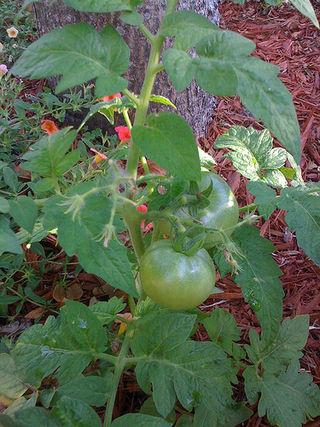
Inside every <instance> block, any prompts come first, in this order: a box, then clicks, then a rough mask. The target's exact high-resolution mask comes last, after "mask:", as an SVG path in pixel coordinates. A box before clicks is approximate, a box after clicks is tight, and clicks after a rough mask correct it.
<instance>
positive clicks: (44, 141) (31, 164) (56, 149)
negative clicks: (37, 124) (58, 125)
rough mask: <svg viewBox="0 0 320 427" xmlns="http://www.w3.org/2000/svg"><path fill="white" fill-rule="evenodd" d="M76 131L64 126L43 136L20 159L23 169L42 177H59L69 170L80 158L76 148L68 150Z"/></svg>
mask: <svg viewBox="0 0 320 427" xmlns="http://www.w3.org/2000/svg"><path fill="white" fill-rule="evenodd" d="M76 136H77V133H76V132H75V131H71V130H70V128H65V129H63V130H61V131H60V132H57V133H55V134H53V135H50V136H45V137H43V138H41V139H40V141H38V142H36V143H35V144H33V145H32V151H29V152H27V153H26V154H25V155H24V156H23V157H22V159H23V160H26V162H25V163H23V168H24V169H25V170H28V171H31V172H33V173H36V174H38V175H40V176H42V177H48V178H53V177H59V176H62V175H63V174H64V173H65V172H67V170H69V169H70V168H71V167H72V166H73V165H74V164H75V163H77V161H78V160H79V158H80V153H79V151H78V150H73V151H71V152H70V151H69V150H70V149H71V146H72V143H73V141H74V140H75V138H76Z"/></svg>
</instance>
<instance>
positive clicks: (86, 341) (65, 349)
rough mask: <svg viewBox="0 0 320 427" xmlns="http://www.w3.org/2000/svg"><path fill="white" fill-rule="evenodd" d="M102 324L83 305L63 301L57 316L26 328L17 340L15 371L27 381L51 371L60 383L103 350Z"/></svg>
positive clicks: (35, 382)
mask: <svg viewBox="0 0 320 427" xmlns="http://www.w3.org/2000/svg"><path fill="white" fill-rule="evenodd" d="M105 346H106V335H105V332H104V329H103V326H102V325H101V323H100V322H99V320H98V319H97V318H96V317H95V316H94V315H93V313H92V312H91V310H90V309H89V308H88V307H86V306H85V305H83V304H81V303H78V302H75V301H67V302H66V304H65V305H64V306H63V307H62V309H61V315H60V318H59V319H58V320H57V319H54V318H53V317H49V318H48V320H47V321H46V323H45V324H44V325H43V326H42V325H39V324H38V325H35V326H32V327H31V328H29V329H27V330H26V331H25V332H24V333H23V334H22V335H21V336H20V337H19V339H18V341H17V343H16V345H15V347H14V350H13V351H12V357H13V359H14V361H15V363H16V365H17V369H18V372H19V373H21V376H22V378H23V379H25V381H26V382H28V383H30V384H34V385H35V386H37V387H38V386H39V385H40V383H41V381H42V379H43V378H45V377H47V376H48V375H50V374H52V373H53V372H55V376H56V377H57V378H58V380H59V383H60V384H64V383H66V382H69V381H70V380H71V379H73V378H74V377H76V376H77V375H79V374H80V373H81V372H82V371H83V370H84V369H85V368H86V367H87V366H88V365H89V363H90V362H91V361H92V360H94V359H95V358H96V354H97V353H101V352H103V351H104V350H105Z"/></svg>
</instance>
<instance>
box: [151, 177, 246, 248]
mask: <svg viewBox="0 0 320 427" xmlns="http://www.w3.org/2000/svg"><path fill="white" fill-rule="evenodd" d="M210 181H211V182H212V192H211V194H210V196H209V200H210V205H209V206H207V207H206V208H205V209H201V210H199V211H198V215H197V219H198V220H199V221H200V222H201V223H202V224H203V225H204V226H205V227H207V228H214V229H217V230H220V231H223V232H224V233H225V234H226V235H227V236H230V235H231V233H232V232H233V229H234V227H235V225H236V224H237V223H238V220H239V206H238V203H237V200H236V198H235V197H234V194H233V193H232V191H231V188H230V187H229V185H228V184H227V183H226V182H225V181H224V180H223V179H222V178H220V177H219V175H217V174H215V173H213V172H208V171H207V172H201V181H200V183H199V189H200V191H204V190H206V189H207V188H208V187H209V186H210ZM175 215H176V216H178V217H180V218H181V219H183V218H186V219H187V218H190V216H189V214H188V208H183V209H180V210H179V211H178V212H175ZM159 228H160V233H159V234H160V235H162V236H163V235H164V234H167V235H170V232H171V230H170V228H171V227H170V224H168V223H167V222H165V221H161V223H160V224H159ZM221 241H222V237H221V234H219V233H218V232H216V233H215V232H213V233H211V234H210V235H208V236H207V238H206V240H205V245H204V246H205V248H206V249H210V248H212V247H213V246H216V245H217V244H218V243H220V242H221Z"/></svg>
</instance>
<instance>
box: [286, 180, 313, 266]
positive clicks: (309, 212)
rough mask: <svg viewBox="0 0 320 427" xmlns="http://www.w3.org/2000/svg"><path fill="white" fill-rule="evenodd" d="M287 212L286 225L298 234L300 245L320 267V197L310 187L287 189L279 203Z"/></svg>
mask: <svg viewBox="0 0 320 427" xmlns="http://www.w3.org/2000/svg"><path fill="white" fill-rule="evenodd" d="M278 206H279V208H280V209H284V210H286V211H287V214H286V223H287V224H288V227H289V229H290V230H291V231H293V232H295V233H296V236H297V242H298V245H299V246H300V247H301V248H302V249H303V250H304V252H305V253H306V255H308V257H310V258H311V259H312V260H313V261H314V262H315V263H316V264H317V265H320V196H319V193H316V192H314V193H312V192H310V188H309V187H308V186H305V187H294V188H293V187H290V188H285V189H284V190H283V191H282V192H281V195H280V199H279V201H278Z"/></svg>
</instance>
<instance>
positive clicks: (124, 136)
mask: <svg viewBox="0 0 320 427" xmlns="http://www.w3.org/2000/svg"><path fill="white" fill-rule="evenodd" d="M115 131H116V132H117V134H118V137H119V139H120V141H121V142H126V141H130V139H131V130H130V129H129V128H128V127H127V126H118V127H116V128H115Z"/></svg>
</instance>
